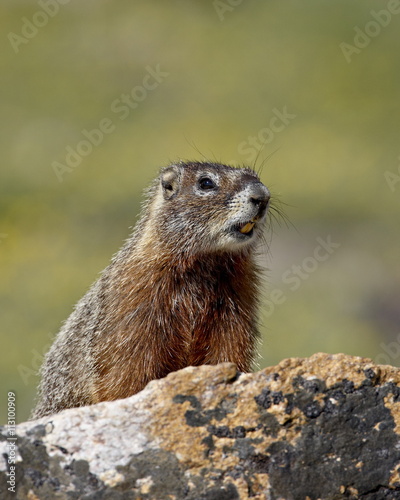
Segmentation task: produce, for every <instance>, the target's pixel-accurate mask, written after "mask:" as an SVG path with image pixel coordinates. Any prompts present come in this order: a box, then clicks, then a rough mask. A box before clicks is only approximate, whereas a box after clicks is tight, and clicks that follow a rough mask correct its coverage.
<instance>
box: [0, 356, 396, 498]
mask: <svg viewBox="0 0 400 500" xmlns="http://www.w3.org/2000/svg"><path fill="white" fill-rule="evenodd" d="M399 433H400V371H399V370H398V369H397V368H393V367H390V366H377V365H374V364H373V362H372V361H371V360H368V359H365V358H357V357H352V356H346V355H343V354H338V355H328V354H315V355H314V356H312V357H310V358H305V359H301V358H291V359H287V360H284V361H282V362H281V363H280V364H279V365H277V366H275V367H269V368H266V369H264V370H262V371H260V372H257V373H251V374H240V373H238V372H237V370H236V367H235V366H234V365H232V364H229V363H224V364H220V365H216V366H200V367H189V368H185V369H183V370H180V371H178V372H174V373H171V374H170V375H168V376H167V377H166V378H164V379H162V380H156V381H153V382H151V383H150V384H149V385H148V386H147V387H146V388H145V389H144V390H143V391H142V392H140V393H139V394H136V395H134V396H132V397H130V398H127V399H123V400H118V401H114V402H109V403H100V404H98V405H94V406H90V407H84V408H76V409H71V410H65V411H63V412H61V413H59V414H57V415H53V416H50V417H44V418H42V419H40V420H36V421H32V422H26V423H24V424H20V425H18V426H17V447H18V454H17V464H16V492H15V493H12V492H9V491H8V489H7V476H6V472H7V462H6V461H7V441H6V439H7V429H5V428H3V429H2V433H1V436H0V447H1V449H2V454H3V457H4V461H2V462H1V463H0V470H1V475H2V479H1V482H0V498H1V499H8V498H13V499H17V500H19V499H26V498H28V499H31V500H34V499H41V500H45V499H74V498H76V499H78V498H85V499H95V498H96V499H97V498H99V499H100V498H101V499H103V498H113V499H114V498H115V499H157V500H162V499H188V500H198V499H206V500H213V499H215V500H233V499H257V500H261V499H271V500H278V499H287V500H291V499H294V500H297V499H310V500H317V499H338V498H350V499H356V498H361V499H366V500H367V499H368V500H375V499H377V500H379V499H396V498H400V446H399V444H400V439H399Z"/></svg>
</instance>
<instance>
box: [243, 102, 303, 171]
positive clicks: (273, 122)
mask: <svg viewBox="0 0 400 500" xmlns="http://www.w3.org/2000/svg"><path fill="white" fill-rule="evenodd" d="M272 114H273V115H274V116H273V117H272V118H271V119H270V120H269V122H268V126H267V127H263V128H261V129H260V130H259V131H258V132H257V135H255V136H254V135H253V136H249V137H248V138H247V140H246V141H243V142H241V143H240V144H239V145H238V149H237V150H238V153H239V154H241V155H244V156H246V160H247V161H248V162H249V163H253V162H254V161H255V160H256V158H257V155H258V153H259V151H260V150H261V149H262V148H263V146H265V145H266V144H271V142H272V141H273V140H274V139H275V137H276V135H277V134H280V133H281V132H283V131H284V130H285V129H286V128H287V127H288V126H289V125H290V124H291V123H292V121H293V120H294V119H295V118H296V117H297V115H295V114H294V113H289V112H288V110H287V106H283V108H282V111H280V110H279V109H278V108H274V109H273V110H272Z"/></svg>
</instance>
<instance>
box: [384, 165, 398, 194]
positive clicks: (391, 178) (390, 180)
mask: <svg viewBox="0 0 400 500" xmlns="http://www.w3.org/2000/svg"><path fill="white" fill-rule="evenodd" d="M398 160H399V165H398V167H397V172H398V173H397V174H396V173H395V172H391V171H390V170H386V172H385V173H384V176H385V180H386V182H387V185H388V186H389V189H390V191H392V193H394V192H395V191H396V188H395V186H396V185H397V184H398V183H399V182H400V156H399V157H398Z"/></svg>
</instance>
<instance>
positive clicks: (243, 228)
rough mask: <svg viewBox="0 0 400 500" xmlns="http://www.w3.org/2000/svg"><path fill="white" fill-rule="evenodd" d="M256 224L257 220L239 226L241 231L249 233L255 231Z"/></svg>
mask: <svg viewBox="0 0 400 500" xmlns="http://www.w3.org/2000/svg"><path fill="white" fill-rule="evenodd" d="M255 224H256V223H255V222H247V223H246V224H245V225H244V226H239V231H240V232H241V233H242V234H249V233H251V232H252V231H253V227H254V226H255Z"/></svg>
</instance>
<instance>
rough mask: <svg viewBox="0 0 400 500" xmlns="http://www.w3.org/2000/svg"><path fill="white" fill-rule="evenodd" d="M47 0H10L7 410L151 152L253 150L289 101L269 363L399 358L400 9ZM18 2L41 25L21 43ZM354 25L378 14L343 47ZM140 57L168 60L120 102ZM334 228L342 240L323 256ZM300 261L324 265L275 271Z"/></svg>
mask: <svg viewBox="0 0 400 500" xmlns="http://www.w3.org/2000/svg"><path fill="white" fill-rule="evenodd" d="M54 1H55V0H54ZM54 1H53V2H52V1H50V0H44V3H45V4H47V2H48V3H49V4H52V5H53V17H51V18H49V19H48V22H47V23H45V22H44V21H45V20H46V17H43V15H42V16H41V15H38V14H37V13H38V12H39V11H43V8H42V7H41V6H40V5H39V4H38V2H36V1H23V0H21V1H19V2H13V1H9V0H8V1H4V2H2V4H1V6H0V27H1V33H2V39H3V44H2V49H1V50H2V54H1V55H2V57H1V59H0V70H1V71H0V74H1V79H2V92H1V94H0V100H1V109H2V113H1V121H0V127H1V133H0V142H1V150H2V163H3V168H2V169H1V171H0V175H1V183H0V190H1V197H0V255H1V278H2V279H1V285H0V301H1V318H2V321H1V333H0V335H1V345H2V349H1V368H0V370H1V373H0V405H1V414H0V415H1V422H3V421H5V419H6V416H5V405H6V394H7V392H8V391H9V390H14V391H16V393H17V408H18V419H19V420H20V421H21V420H24V419H26V418H27V416H28V414H29V411H30V409H31V407H32V405H33V401H34V397H35V391H36V384H37V382H38V380H37V377H36V376H35V375H34V373H35V372H36V370H37V368H38V366H39V365H40V362H41V356H42V353H43V351H45V350H46V349H47V348H48V344H49V342H50V339H51V337H52V336H53V335H54V334H56V333H57V331H58V329H59V327H60V324H61V322H62V321H63V320H65V319H66V318H67V316H68V314H69V313H70V312H71V309H72V307H73V304H74V303H75V302H76V301H77V300H78V299H79V298H80V297H81V296H82V295H83V293H84V292H85V291H86V290H87V288H88V287H89V286H90V284H91V283H92V282H93V281H94V280H95V279H96V277H97V276H98V273H99V272H100V271H101V270H102V269H103V268H104V267H105V266H106V265H107V263H108V262H109V260H110V257H111V255H112V254H113V253H114V252H115V251H117V249H118V248H119V246H120V245H121V243H122V241H123V240H124V239H125V238H126V237H127V236H128V234H129V229H128V228H129V227H130V226H132V225H133V224H134V222H135V218H136V216H137V214H138V211H139V206H140V205H139V204H140V199H141V192H142V189H143V188H144V187H145V186H146V185H147V184H148V183H149V181H150V180H151V179H152V178H153V177H154V175H155V174H156V172H157V170H158V168H159V167H160V166H163V165H166V164H167V163H168V162H169V161H171V160H175V159H178V158H189V159H202V158H203V157H207V158H211V159H217V160H221V161H223V162H233V163H236V164H243V163H249V162H250V163H252V162H253V161H254V156H255V152H254V148H253V151H252V152H249V151H248V145H247V146H246V143H247V142H248V141H249V137H257V136H258V135H259V133H260V131H263V129H267V128H269V127H270V125H271V123H272V122H271V119H273V118H274V116H276V110H278V111H280V112H283V110H285V109H286V110H287V112H288V113H289V114H291V115H295V117H294V118H292V119H290V120H289V121H288V123H286V124H285V126H284V127H283V128H282V127H280V130H279V131H276V132H275V133H273V137H272V139H271V134H270V135H268V131H266V130H264V131H263V132H261V136H263V137H264V140H266V144H265V146H264V148H263V150H262V151H261V152H260V155H259V158H258V160H257V165H256V166H257V167H259V166H261V164H262V163H263V160H264V159H266V158H267V157H269V156H270V155H271V154H272V153H274V154H273V155H272V156H271V157H270V158H269V159H268V160H267V161H265V163H264V167H263V171H262V179H263V181H264V182H265V184H267V185H268V186H271V189H272V192H273V193H274V196H275V197H276V198H278V197H279V199H280V200H281V201H282V202H284V203H286V204H287V206H285V207H284V209H285V212H286V214H287V216H288V218H289V219H290V222H291V224H293V226H294V227H293V226H292V225H289V226H287V227H286V226H285V225H284V224H283V225H281V226H279V225H277V224H275V225H274V228H273V235H272V237H271V238H269V239H271V246H270V252H269V253H268V255H266V256H263V257H262V259H263V261H264V263H265V265H266V266H267V267H268V268H269V269H270V270H269V271H268V272H267V280H266V286H265V292H264V311H263V318H262V331H263V344H262V348H261V349H260V352H261V356H260V360H259V365H260V366H261V367H262V366H266V365H269V364H272V363H276V362H278V361H279V360H280V359H282V358H284V357H289V356H308V355H311V354H312V353H314V352H318V351H327V352H345V353H349V354H354V355H360V356H369V357H372V358H374V359H376V360H378V361H380V362H385V360H386V361H387V362H390V363H391V364H394V365H397V364H400V344H399V340H398V338H397V337H398V335H399V334H400V326H399V324H400V304H399V303H400V284H399V278H400V264H399V246H400V234H399V223H400V203H399V200H400V183H399V184H396V185H395V186H392V189H391V188H390V186H389V184H388V182H387V179H386V178H385V172H388V171H390V172H392V173H393V174H394V175H399V171H398V169H399V165H400V157H399V155H400V144H399V124H400V112H399V111H400V110H399V107H400V100H399V98H398V96H399V93H398V91H399V76H400V67H399V65H400V59H399V57H398V36H399V35H398V34H399V26H400V15H399V14H396V13H393V14H391V15H390V19H389V17H388V16H386V17H385V16H384V15H383V17H382V19H383V21H382V23H384V22H386V21H384V20H385V19H389V21H388V22H387V23H386V26H382V25H381V24H382V23H381V24H376V23H378V21H374V17H373V14H371V11H372V10H374V11H375V12H379V11H381V10H383V9H387V8H388V5H389V4H390V2H379V3H377V2H375V1H373V0H353V1H352V2H348V1H347V0H346V1H345V0H331V1H329V2H328V1H327V0H310V1H308V2H297V1H295V0H287V1H284V2H283V1H278V0H269V1H268V2H257V1H255V0H245V1H243V2H242V3H240V4H239V5H237V6H236V7H229V5H230V4H229V1H228V0H222V1H221V2H219V3H217V4H216V3H215V2H213V1H212V0H207V1H205V0H204V1H200V0H198V1H195V0H185V1H183V0H181V1H178V0H175V1H170V2H164V3H162V2H155V1H151V0H150V1H149V0H147V1H136V2H129V1H128V0H121V1H119V2H111V1H106V0H97V1H90V0H86V1H85V2H78V1H77V0H75V1H74V0H72V1H71V2H69V3H67V4H65V5H59V9H58V12H56V13H55V14H54V11H55V10H56V8H55V7H54ZM236 3H237V2H236ZM392 4H393V2H392ZM42 5H43V4H42ZM216 5H217V6H218V5H219V7H218V8H216ZM221 5H222V6H223V5H225V8H223V7H221ZM48 8H49V9H50V7H48ZM218 9H219V10H218ZM221 9H222V10H221ZM221 17H223V19H221ZM26 19H27V20H28V22H32V20H35V21H36V22H37V23H39V24H43V26H42V27H40V28H38V29H37V33H36V34H34V36H31V37H30V38H26V37H25V42H24V43H20V44H18V46H17V47H16V48H15V45H16V42H15V39H14V47H13V44H12V42H11V41H10V33H14V34H16V35H18V36H22V35H21V33H22V30H23V29H24V28H23V26H24V24H26ZM372 21H374V22H375V25H373V24H371V22H372ZM368 23H369V24H368ZM356 27H358V28H359V29H360V30H361V31H365V30H366V29H368V30H369V31H370V32H371V33H372V32H373V31H374V29H375V32H376V33H377V34H376V36H370V37H368V39H369V42H368V40H367V41H365V39H364V42H363V40H361V41H360V40H358V43H359V45H362V44H363V43H364V45H366V46H365V47H363V48H358V49H357V53H352V55H351V57H350V59H351V60H350V61H348V60H346V57H345V54H344V53H343V50H342V46H341V44H343V43H347V44H349V45H353V46H355V41H354V37H355V36H356V35H357V31H356V29H355V28H356ZM27 29H28V32H29V28H25V30H27ZM29 33H30V35H32V33H34V28H31V31H30V32H29ZM367 42H368V43H367ZM16 50H17V51H16ZM158 65H159V66H158ZM148 67H151V68H153V69H154V70H155V69H156V68H157V67H159V69H160V70H161V71H162V72H166V73H168V76H166V77H165V78H164V79H163V81H162V82H161V83H159V84H158V85H157V86H156V88H154V89H153V90H148V92H147V96H146V97H145V98H144V99H143V100H142V101H140V102H139V101H137V102H136V104H137V106H136V107H135V109H130V111H129V114H128V116H127V117H126V119H124V120H121V119H120V118H121V116H122V115H121V113H116V112H115V111H113V110H112V103H113V102H114V101H115V100H116V99H119V98H121V95H122V94H130V93H131V90H132V89H133V88H134V87H136V86H141V85H142V84H143V82H144V78H145V76H146V75H147V74H148V71H149V70H148ZM146 68H147V69H146ZM152 82H154V80H152ZM137 95H139V94H137ZM106 118H108V119H110V120H111V121H112V123H113V125H114V131H113V132H112V133H110V134H105V135H104V138H103V140H102V141H101V143H100V144H99V145H98V146H95V147H93V151H92V152H91V153H90V154H89V155H87V156H86V157H84V158H83V159H82V161H81V163H80V164H79V165H78V166H77V167H75V168H72V169H71V171H70V172H66V173H64V175H62V182H59V180H58V178H57V176H56V174H55V171H54V169H53V167H52V165H53V162H55V161H57V162H60V163H64V164H65V159H66V154H67V151H66V147H67V146H71V148H75V147H76V146H77V144H78V143H79V142H80V141H82V140H83V139H85V137H84V135H83V134H82V130H84V129H86V130H89V131H90V130H92V129H94V128H98V127H99V122H100V121H101V120H103V119H106ZM267 137H268V139H267ZM245 146H246V147H245ZM246 148H247V151H245V150H246ZM328 236H330V237H331V239H332V241H333V242H335V243H338V244H340V246H339V247H338V248H335V249H334V251H333V252H332V253H331V254H329V258H327V259H326V260H323V261H320V262H318V263H317V266H316V267H315V268H313V267H312V266H313V261H312V256H313V255H314V251H315V249H316V248H317V247H318V245H319V243H318V242H317V238H321V239H322V240H326V239H327V237H328ZM310 258H311V259H310ZM307 259H308V260H307ZM294 265H299V266H305V267H307V266H308V268H309V269H312V271H311V272H309V273H306V276H305V277H303V278H302V279H301V282H300V285H299V286H298V288H296V290H292V289H291V285H290V284H289V283H288V282H287V281H286V282H285V280H284V278H283V276H286V278H287V277H288V273H289V274H291V273H294V270H293V267H292V266H294ZM285 273H286V274H285ZM303 273H304V270H303ZM292 275H293V274H292ZM292 288H293V286H292ZM276 289H279V290H281V294H280V296H279V297H280V299H279V300H280V302H281V303H280V304H277V305H275V306H274V307H272V306H271V297H272V293H273V291H274V290H276ZM399 338H400V336H399ZM385 356H386V358H385Z"/></svg>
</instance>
